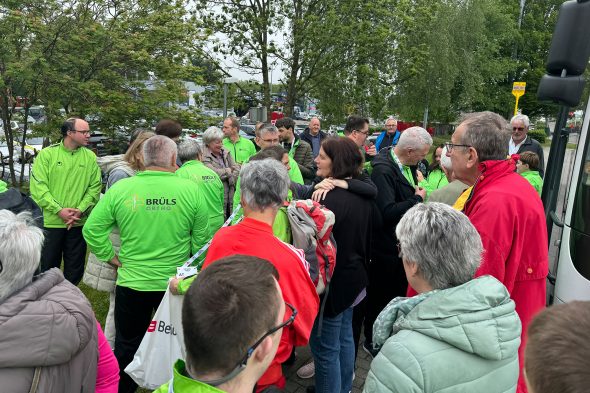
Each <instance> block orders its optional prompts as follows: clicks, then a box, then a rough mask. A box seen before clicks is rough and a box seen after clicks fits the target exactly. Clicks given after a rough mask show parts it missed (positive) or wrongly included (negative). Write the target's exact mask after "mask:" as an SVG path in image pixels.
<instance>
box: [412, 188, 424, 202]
mask: <svg viewBox="0 0 590 393" xmlns="http://www.w3.org/2000/svg"><path fill="white" fill-rule="evenodd" d="M414 194H415V195H420V196H421V197H422V200H425V199H426V190H425V189H423V188H422V187H416V192H415V193H414Z"/></svg>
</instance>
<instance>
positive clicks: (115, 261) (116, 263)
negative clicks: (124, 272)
mask: <svg viewBox="0 0 590 393" xmlns="http://www.w3.org/2000/svg"><path fill="white" fill-rule="evenodd" d="M108 264H109V265H111V266H112V267H114V268H115V269H118V268H120V267H121V266H123V265H121V262H119V257H118V256H116V255H115V256H114V257H113V258H112V259H111V260H110V261H109V262H108Z"/></svg>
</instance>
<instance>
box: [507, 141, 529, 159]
mask: <svg viewBox="0 0 590 393" xmlns="http://www.w3.org/2000/svg"><path fill="white" fill-rule="evenodd" d="M524 141H526V138H524V139H523V140H522V141H521V142H520V143H519V144H518V145H516V144H514V141H513V140H512V138H510V142H508V155H513V154H516V153H518V149H520V146H521V145H522V144H523V143H524Z"/></svg>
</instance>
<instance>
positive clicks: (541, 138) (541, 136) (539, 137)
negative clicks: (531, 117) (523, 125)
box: [528, 130, 547, 143]
mask: <svg viewBox="0 0 590 393" xmlns="http://www.w3.org/2000/svg"><path fill="white" fill-rule="evenodd" d="M528 136H530V137H531V138H533V139H534V140H536V141H537V142H539V143H545V140H546V138H547V135H545V131H541V130H531V131H529V132H528Z"/></svg>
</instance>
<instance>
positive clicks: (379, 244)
mask: <svg viewBox="0 0 590 393" xmlns="http://www.w3.org/2000/svg"><path fill="white" fill-rule="evenodd" d="M372 166H373V172H372V173H371V179H372V180H373V183H375V185H376V186H377V190H378V193H377V200H376V201H377V208H378V210H379V213H380V216H381V217H380V224H381V226H380V228H377V227H375V228H374V230H373V238H372V257H373V258H379V259H387V260H388V261H391V262H392V263H396V262H397V263H401V260H400V258H399V256H398V252H397V246H396V245H397V237H396V236H395V227H396V226H397V224H398V223H399V221H400V220H401V218H402V217H403V215H404V214H405V212H407V211H408V210H409V209H410V208H411V207H412V206H414V205H416V204H417V203H420V202H422V197H420V196H419V195H415V189H414V187H413V186H412V185H411V184H410V183H408V181H407V180H406V178H405V177H404V175H403V174H402V172H401V170H400V169H399V167H398V166H397V164H396V163H395V162H394V161H393V158H392V157H391V148H386V149H381V150H380V151H379V155H378V156H377V157H375V159H374V160H373V162H372ZM410 169H411V171H412V177H413V178H414V182H415V183H416V184H418V179H417V178H416V167H415V166H414V167H410Z"/></svg>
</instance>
